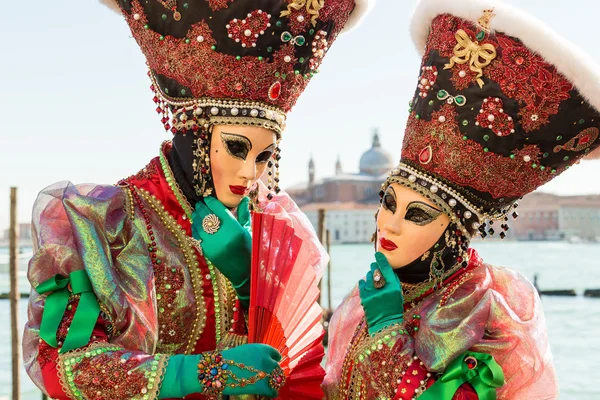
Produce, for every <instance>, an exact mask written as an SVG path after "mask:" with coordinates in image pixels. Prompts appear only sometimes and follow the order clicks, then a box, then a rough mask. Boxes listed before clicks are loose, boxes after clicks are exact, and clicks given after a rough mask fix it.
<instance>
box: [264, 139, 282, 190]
mask: <svg viewBox="0 0 600 400" xmlns="http://www.w3.org/2000/svg"><path fill="white" fill-rule="evenodd" d="M280 142H281V139H277V144H276V146H275V152H274V153H273V158H274V160H275V162H273V161H269V163H268V164H267V167H268V168H269V179H268V180H267V189H269V194H267V199H269V200H272V199H273V193H271V190H273V187H275V194H279V192H280V191H281V189H280V188H279V160H281V148H280V147H279V143H280ZM273 167H275V168H273ZM273 175H275V176H273ZM273 182H275V184H274V185H273Z"/></svg>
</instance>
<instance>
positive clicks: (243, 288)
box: [192, 196, 252, 308]
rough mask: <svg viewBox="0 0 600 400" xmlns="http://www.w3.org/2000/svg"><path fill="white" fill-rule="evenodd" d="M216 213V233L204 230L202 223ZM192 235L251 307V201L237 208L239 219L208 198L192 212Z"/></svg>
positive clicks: (246, 201)
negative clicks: (217, 222) (217, 226)
mask: <svg viewBox="0 0 600 400" xmlns="http://www.w3.org/2000/svg"><path fill="white" fill-rule="evenodd" d="M210 214H214V215H216V217H217V218H218V219H219V221H220V227H219V229H218V230H217V232H215V233H213V234H209V233H207V232H205V231H204V229H203V227H202V222H203V220H204V218H205V217H206V216H207V215H210ZM192 235H193V236H194V239H196V240H199V241H200V242H201V244H202V251H203V252H204V256H205V257H206V258H207V259H209V260H210V261H211V262H212V263H213V264H214V265H215V266H216V267H217V268H218V269H219V271H220V272H221V273H222V274H223V275H225V276H226V277H227V279H229V281H230V282H231V283H232V285H233V287H234V288H235V290H236V292H237V294H238V298H239V299H240V301H241V302H242V304H244V305H245V306H246V308H248V304H249V302H250V260H251V252H252V236H251V234H250V212H249V210H248V198H247V197H245V198H244V199H243V200H242V202H241V203H240V204H239V206H238V219H236V218H235V217H234V216H233V214H231V212H230V211H229V210H228V209H227V208H226V207H225V206H224V205H223V204H222V203H221V202H220V201H219V200H217V199H216V198H214V197H211V196H208V197H205V198H204V199H203V201H199V202H198V203H196V207H195V210H194V212H193V213H192Z"/></svg>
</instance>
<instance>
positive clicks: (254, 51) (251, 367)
mask: <svg viewBox="0 0 600 400" xmlns="http://www.w3.org/2000/svg"><path fill="white" fill-rule="evenodd" d="M106 3H107V4H108V5H109V6H110V7H111V8H113V9H115V10H116V11H118V12H119V13H122V14H123V15H124V17H125V19H126V21H127V23H128V25H129V27H130V28H131V32H132V35H133V37H134V38H135V40H136V41H137V43H138V44H139V46H140V48H141V50H142V52H143V53H144V55H145V56H146V60H147V64H148V67H149V72H148V75H149V77H150V79H151V81H152V86H151V89H152V90H153V91H154V96H155V97H154V102H155V103H156V111H157V112H158V113H159V115H160V118H162V120H161V122H162V124H163V125H164V128H165V130H166V131H167V132H169V133H172V134H173V135H174V136H173V141H172V142H170V141H169V142H165V143H164V144H163V145H162V147H161V149H160V154H159V156H158V157H156V158H155V159H153V160H152V161H150V163H149V164H148V165H147V166H146V167H144V168H143V169H142V170H140V171H139V172H138V173H137V174H136V175H133V176H131V177H129V178H127V179H124V180H122V181H121V182H119V183H118V184H117V185H78V186H75V185H72V184H71V183H57V184H55V185H52V186H50V187H48V188H46V189H44V190H43V191H42V192H41V193H40V195H39V197H38V199H37V201H36V204H35V208H34V211H33V231H34V237H35V239H34V242H35V243H34V248H35V253H34V256H33V259H32V260H31V262H30V265H29V272H28V278H29V281H30V282H31V285H32V288H33V290H32V293H31V297H30V301H29V310H28V319H29V320H28V322H27V324H26V327H25V332H24V337H23V353H24V360H25V367H26V369H27V372H28V374H29V376H30V377H31V379H32V380H33V381H34V382H35V383H36V385H37V386H38V387H39V388H40V389H41V390H43V392H45V393H46V394H48V395H49V396H50V397H52V398H55V399H66V398H72V399H111V400H113V399H157V398H182V397H184V396H185V397H186V398H188V399H204V398H221V397H223V396H237V395H262V396H269V397H277V395H278V391H279V390H280V389H281V388H282V387H285V386H284V383H285V378H286V376H287V375H284V374H283V372H284V371H289V369H290V368H291V366H290V364H293V363H292V361H293V357H296V358H298V357H299V354H298V348H299V347H298V346H299V345H298V346H296V347H294V349H296V350H295V351H296V353H294V355H293V357H292V355H290V354H287V353H286V354H284V352H282V351H278V350H279V349H281V348H285V346H283V345H282V346H281V347H279V348H278V350H276V349H275V348H273V347H271V346H267V345H265V344H260V343H251V344H246V342H247V333H248V325H249V324H248V323H247V317H248V308H249V303H250V302H251V299H250V295H251V294H250V292H251V279H250V275H251V271H250V265H251V252H252V244H253V239H252V237H251V233H250V220H251V217H250V215H251V214H250V211H249V210H250V209H251V208H254V209H260V210H262V212H263V213H264V214H265V215H269V216H270V217H271V218H275V220H277V221H285V224H286V225H285V226H286V227H288V228H286V229H288V231H289V232H293V237H292V239H293V240H292V241H293V243H295V244H296V248H297V247H298V246H299V245H298V244H299V243H302V246H303V247H302V248H301V250H302V256H301V257H300V258H301V259H302V262H304V263H305V265H304V266H305V268H306V269H307V273H308V272H310V273H312V275H313V277H315V276H316V278H314V279H313V280H315V279H318V276H319V274H320V271H321V268H322V266H323V264H324V262H326V257H327V256H326V254H325V252H324V250H323V248H322V246H321V245H320V243H319V241H318V240H317V238H316V235H315V233H314V230H313V229H312V227H311V226H310V223H309V221H308V219H307V218H306V216H305V215H304V214H302V213H301V212H300V211H299V209H298V208H297V206H296V205H295V204H294V203H293V202H292V200H291V199H290V198H289V197H288V196H287V195H285V194H284V193H280V190H279V187H278V183H279V173H278V166H279V160H280V154H279V142H280V139H281V134H282V131H283V130H284V125H285V119H286V113H287V112H288V111H289V110H290V109H291V108H292V106H293V105H294V104H295V102H296V100H297V99H298V97H299V96H300V94H301V93H302V92H303V90H304V88H305V87H306V85H307V84H308V82H309V81H310V79H311V78H312V76H313V75H314V74H315V73H316V72H318V68H319V65H320V64H321V62H322V61H323V58H324V56H325V54H326V52H327V50H328V49H329V47H330V45H331V44H332V42H333V41H334V40H335V39H336V37H337V36H338V34H340V32H341V31H342V29H348V28H349V27H350V26H352V25H353V24H356V23H357V22H358V20H359V19H360V18H361V16H362V15H364V12H366V10H367V8H368V6H367V2H366V1H363V0H360V1H355V0H326V1H305V0H261V1H242V0H205V1H193V2H192V1H189V2H185V1H183V0H181V1H174V0H173V1H162V0H149V1H141V0H118V1H117V0H106ZM266 171H268V175H269V177H268V185H264V184H263V183H262V181H260V177H261V176H262V175H263V173H265V172H266ZM269 221H271V222H273V220H269ZM273 224H274V223H273ZM273 226H275V225H273ZM290 226H291V228H289V227H290ZM282 229H283V228H282ZM290 229H292V230H291V231H290ZM260 232H261V235H263V236H268V233H269V232H268V231H267V232H266V234H265V230H264V229H262V230H261V231H260ZM290 235H291V233H290V234H288V236H290ZM290 240H291V239H290ZM258 243H262V242H258ZM308 270H310V271H308ZM315 286H316V282H315ZM311 293H312V292H311ZM279 306H280V307H284V306H288V307H289V305H287V304H285V302H283V303H281V304H279ZM256 308H257V307H254V309H255V311H254V314H256ZM263 308H264V307H263ZM263 311H264V310H263ZM268 311H270V312H275V311H276V310H271V309H268ZM252 312H253V311H252V310H250V314H252ZM263 313H264V312H263ZM279 322H281V321H279ZM250 327H251V326H250ZM284 328H286V327H285V326H284ZM286 329H288V328H286ZM286 332H287V331H286ZM313 333H314V329H313ZM255 337H259V338H260V334H257V335H255ZM294 339H295V340H296V342H300V344H302V343H301V342H302V341H301V339H302V336H301V337H300V338H297V337H296V338H294ZM284 345H286V346H287V345H288V343H287V342H285V343H284ZM303 346H304V347H302V348H304V349H307V348H308V347H309V346H308V345H306V344H303ZM286 351H287V350H286ZM290 352H291V350H290ZM282 356H283V358H284V359H283V360H282V359H281V358H282ZM286 358H287V359H286ZM290 358H292V361H290V360H289V359H290ZM294 362H297V360H296V361H294ZM280 364H281V366H280ZM318 364H319V363H318V362H317V363H316V365H317V366H318ZM321 371H322V370H321ZM323 375H324V373H323ZM321 379H322V376H321ZM317 388H319V390H320V381H318V383H317ZM287 398H290V395H288V397H287Z"/></svg>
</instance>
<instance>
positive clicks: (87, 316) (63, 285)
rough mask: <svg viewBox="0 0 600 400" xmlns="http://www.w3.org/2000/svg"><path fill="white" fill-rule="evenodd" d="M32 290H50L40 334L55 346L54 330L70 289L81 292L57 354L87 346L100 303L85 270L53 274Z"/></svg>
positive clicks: (42, 292) (46, 291) (65, 307)
mask: <svg viewBox="0 0 600 400" xmlns="http://www.w3.org/2000/svg"><path fill="white" fill-rule="evenodd" d="M69 284H70V290H69ZM35 291H36V292H38V293H39V294H46V293H50V294H49V295H48V298H47V299H46V304H45V305H44V313H43V314H42V323H41V324H40V337H41V338H42V339H43V340H44V341H45V342H46V343H48V344H49V345H50V346H52V347H54V348H57V347H58V341H57V339H56V333H57V331H58V327H59V326H60V323H61V321H62V319H63V316H64V315H65V311H66V309H67V304H68V303H69V297H70V293H69V292H70V291H71V292H72V293H73V294H80V295H81V296H80V298H79V304H78V306H77V310H76V311H75V315H74V316H73V321H72V322H71V326H70V327H69V333H68V334H67V337H66V339H65V342H64V343H63V346H62V348H61V349H60V350H59V353H61V354H62V353H65V352H67V351H69V350H73V349H76V348H79V347H82V346H85V345H87V344H88V342H89V341H90V337H91V336H92V331H93V330H94V326H95V325H96V321H97V320H98V316H99V315H100V305H99V304H98V300H97V299H96V295H95V294H94V291H93V288H92V283H91V282H90V279H89V278H88V276H87V273H86V272H85V270H80V271H75V272H71V273H70V274H69V277H68V278H65V277H64V276H62V275H54V276H53V277H52V278H50V279H48V280H46V281H44V282H42V283H40V284H39V285H38V286H37V287H36V288H35Z"/></svg>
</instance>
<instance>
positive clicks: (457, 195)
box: [398, 162, 486, 221]
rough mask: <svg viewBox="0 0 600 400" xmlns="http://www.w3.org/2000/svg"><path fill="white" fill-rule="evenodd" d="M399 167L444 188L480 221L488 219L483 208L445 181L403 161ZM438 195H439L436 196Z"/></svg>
mask: <svg viewBox="0 0 600 400" xmlns="http://www.w3.org/2000/svg"><path fill="white" fill-rule="evenodd" d="M398 169H400V170H403V171H405V172H408V173H409V174H412V175H415V176H416V177H417V178H420V179H423V180H424V181H427V182H429V183H432V184H434V185H437V186H438V187H440V188H442V190H443V191H444V192H446V193H448V194H449V195H451V196H452V197H453V198H454V199H455V200H457V201H458V202H459V203H461V204H462V205H463V206H464V207H465V208H466V209H467V210H469V211H471V212H472V213H473V214H475V216H476V217H477V218H478V219H479V220H480V221H483V220H484V219H486V214H485V213H483V211H482V209H481V208H479V207H476V206H475V205H474V204H472V203H471V202H469V201H468V200H467V199H466V198H465V197H464V196H462V195H461V194H460V193H458V192H457V191H455V190H454V189H452V188H451V187H449V186H448V185H446V184H445V183H443V182H441V181H440V180H438V179H435V178H433V177H431V176H429V175H426V174H423V173H421V172H419V171H418V170H416V169H415V168H413V167H411V166H410V165H407V164H404V163H402V162H401V163H400V164H399V165H398ZM436 197H438V196H436ZM440 200H442V199H440ZM442 201H443V200H442ZM444 202H445V201H444Z"/></svg>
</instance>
